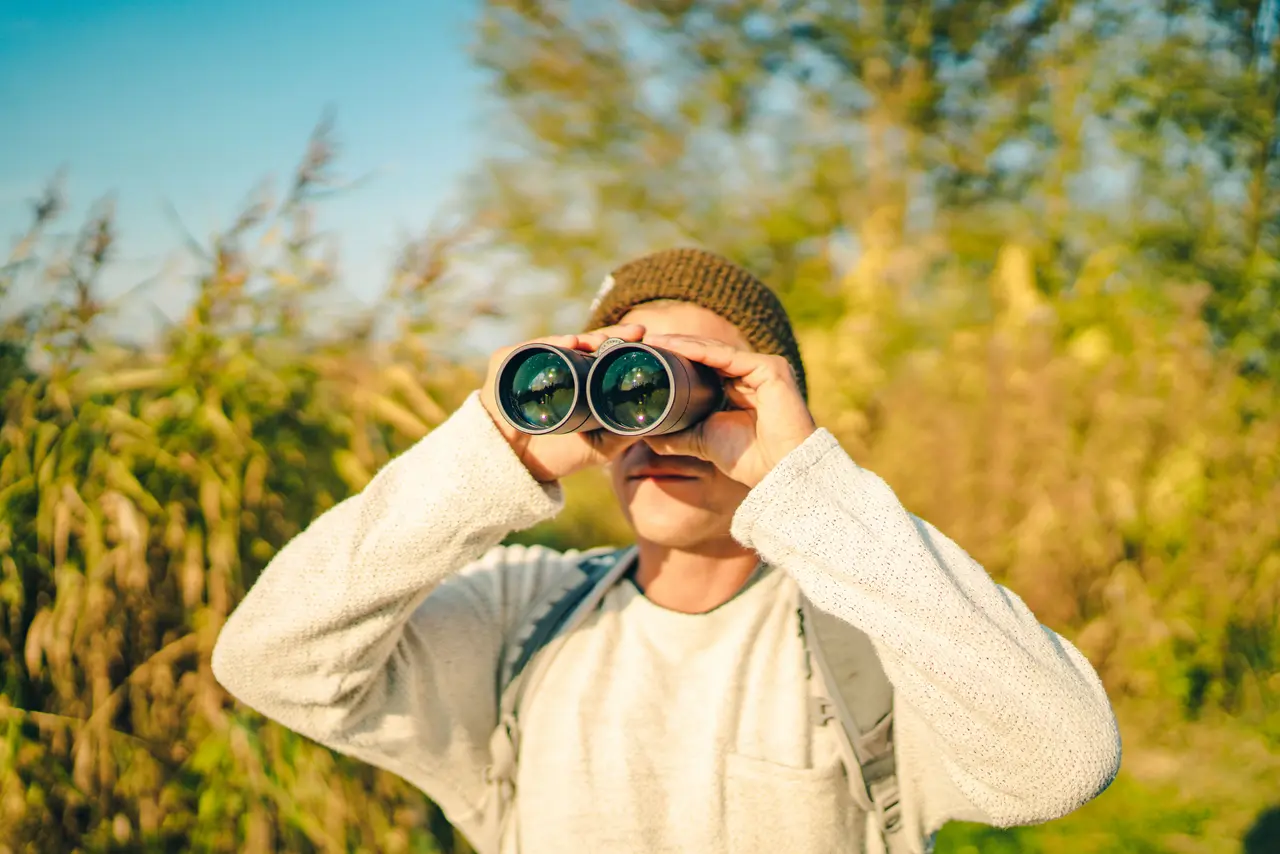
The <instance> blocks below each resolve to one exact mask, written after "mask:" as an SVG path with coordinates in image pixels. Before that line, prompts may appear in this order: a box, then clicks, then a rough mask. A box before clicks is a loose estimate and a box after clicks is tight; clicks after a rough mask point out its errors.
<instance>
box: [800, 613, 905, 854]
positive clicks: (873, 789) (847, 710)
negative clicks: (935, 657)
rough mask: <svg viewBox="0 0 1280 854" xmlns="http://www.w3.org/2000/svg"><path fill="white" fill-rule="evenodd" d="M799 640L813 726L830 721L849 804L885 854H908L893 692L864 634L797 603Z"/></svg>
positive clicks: (828, 615) (830, 616)
mask: <svg viewBox="0 0 1280 854" xmlns="http://www.w3.org/2000/svg"><path fill="white" fill-rule="evenodd" d="M799 610H800V614H799V616H800V635H801V637H802V638H803V640H804V644H805V651H806V653H807V655H808V657H809V662H810V664H811V665H812V666H813V667H814V668H816V669H817V671H818V673H819V675H820V677H821V681H820V683H819V687H820V692H819V696H818V697H817V698H816V700H815V709H814V713H815V714H814V723H816V724H819V725H822V724H825V723H826V722H828V721H831V720H835V721H838V722H839V724H840V727H839V730H838V731H837V739H838V741H839V744H840V749H841V753H842V754H843V756H844V760H845V767H846V772H847V773H848V776H849V785H850V789H851V791H852V793H853V796H854V799H855V800H856V801H857V802H858V803H859V804H860V805H861V806H862V807H863V808H864V809H867V810H868V811H869V812H870V813H871V815H872V816H873V817H874V819H875V821H876V823H877V824H878V825H879V830H880V834H881V838H882V839H883V841H884V847H885V851H886V852H887V854H899V852H907V851H910V850H911V848H910V840H909V839H908V836H909V834H905V833H903V832H902V809H901V805H900V803H899V796H898V774H897V761H896V759H895V756H894V750H893V686H892V684H890V682H889V677H888V676H886V675H885V672H884V668H883V667H882V666H881V665H880V658H879V656H878V655H877V654H876V650H875V646H874V645H873V644H872V643H871V638H869V637H868V636H867V635H866V633H864V632H862V631H861V630H859V629H858V628H856V627H855V626H851V625H849V624H848V623H846V622H844V621H843V620H841V619H839V618H837V617H834V616H832V615H830V614H828V613H826V612H825V611H822V610H820V609H818V608H817V607H815V606H814V605H813V603H811V602H810V601H809V600H808V599H807V598H806V597H805V596H803V595H801V597H800V609H799Z"/></svg>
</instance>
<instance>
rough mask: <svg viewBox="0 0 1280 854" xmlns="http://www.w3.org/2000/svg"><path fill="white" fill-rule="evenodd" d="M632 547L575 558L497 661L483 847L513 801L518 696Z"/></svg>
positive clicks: (498, 836) (495, 839) (490, 843)
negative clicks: (505, 660) (574, 570)
mask: <svg viewBox="0 0 1280 854" xmlns="http://www.w3.org/2000/svg"><path fill="white" fill-rule="evenodd" d="M633 552H634V546H633V547H631V548H626V549H616V550H604V551H592V552H588V553H587V554H586V555H585V556H584V557H583V558H582V559H581V560H580V561H579V563H578V570H579V571H580V573H581V575H580V576H579V577H574V578H571V579H569V580H568V582H567V583H566V585H565V586H564V587H561V588H560V589H558V590H556V591H555V592H553V593H552V594H550V595H549V596H548V597H547V598H546V599H544V600H543V602H542V603H541V606H540V608H539V609H538V612H537V613H538V616H536V617H535V618H533V621H532V623H531V625H530V627H529V628H528V629H526V630H525V631H523V632H521V633H520V634H518V635H517V641H516V642H517V644H518V646H517V648H516V650H515V655H514V657H512V658H511V659H510V664H509V665H508V664H504V665H503V666H501V667H499V674H498V684H497V698H498V726H497V727H496V729H495V730H494V732H493V736H492V737H491V738H490V739H489V753H490V757H491V760H492V764H491V765H489V767H488V768H486V769H485V772H484V780H485V783H486V784H487V785H488V786H489V788H490V794H491V798H492V800H491V802H490V804H489V808H488V809H487V810H486V816H485V818H486V821H485V831H484V835H485V837H486V843H487V844H486V845H485V849H484V850H486V851H495V852H496V851H498V850H499V848H500V846H501V844H502V838H503V835H504V834H505V833H506V832H507V825H508V823H509V821H510V815H511V812H512V806H513V804H514V802H515V785H516V767H517V762H518V760H519V753H520V718H519V710H520V701H521V699H522V698H523V697H524V696H525V695H526V694H527V693H528V692H529V691H530V690H531V689H532V688H533V687H534V686H535V685H536V684H537V682H538V681H539V679H540V678H541V676H542V674H544V673H545V672H546V670H547V667H548V666H549V665H550V663H551V660H552V659H553V658H555V655H556V653H557V652H558V651H559V649H560V647H561V646H562V645H563V641H562V639H563V638H564V637H566V636H567V635H568V634H570V633H571V632H572V631H573V630H574V629H576V628H577V627H578V626H579V625H581V624H582V623H583V622H584V621H585V620H586V619H587V618H588V617H589V616H590V615H591V614H592V613H594V612H595V610H596V608H597V607H599V605H600V602H601V600H602V599H604V595H605V594H606V593H607V592H608V591H609V588H611V587H613V585H614V584H615V583H617V581H618V579H619V578H620V577H621V576H622V574H623V573H624V572H626V570H627V568H628V567H629V565H630V564H631V560H630V558H631V556H632V554H633ZM544 650H545V654H543V655H540V654H539V653H542V652H543V651H544Z"/></svg>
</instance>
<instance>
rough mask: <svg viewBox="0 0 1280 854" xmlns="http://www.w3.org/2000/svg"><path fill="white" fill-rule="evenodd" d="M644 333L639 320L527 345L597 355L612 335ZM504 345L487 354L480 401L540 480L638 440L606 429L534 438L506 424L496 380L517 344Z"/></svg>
mask: <svg viewBox="0 0 1280 854" xmlns="http://www.w3.org/2000/svg"><path fill="white" fill-rule="evenodd" d="M643 337H644V327H643V326H641V325H639V324H638V323H630V324H625V325H622V326H609V327H606V328H604V329H597V330H595V331H594V332H585V333H583V334H581V335H554V336H551V337H549V338H538V339H535V340H534V341H527V342H525V343H528V344H533V343H538V344H550V345H552V346H554V347H563V348H565V349H566V350H581V351H583V352H584V353H594V352H595V351H596V350H597V349H599V347H600V345H601V344H603V343H604V342H605V341H606V340H608V339H609V338H621V339H622V340H623V341H639V340H640V339H641V338H643ZM520 346H523V345H521V344H517V345H516V346H515V347H503V348H502V349H501V350H498V351H497V352H495V353H494V354H493V355H492V356H491V357H490V358H489V372H488V376H486V377H485V379H484V386H483V387H482V388H481V389H480V402H481V403H482V404H483V405H484V408H485V410H486V411H487V412H488V413H489V417H490V418H492V419H493V423H494V424H496V425H497V427H498V431H499V432H501V433H502V435H503V437H504V438H505V439H506V440H507V442H508V444H510V445H511V448H512V450H514V451H515V452H516V456H518V457H519V458H520V462H522V463H524V465H525V468H527V469H528V470H529V473H530V474H531V475H533V477H534V479H535V480H537V481H539V482H541V483H550V482H552V481H555V480H559V479H560V478H562V477H566V476H568V475H571V474H573V473H574V472H577V471H581V470H582V469H585V468H589V467H591V466H596V465H603V464H604V463H607V462H609V461H610V460H612V459H613V458H614V457H616V456H618V455H619V454H621V453H622V452H623V451H625V450H626V449H627V448H629V447H631V446H632V445H633V444H635V443H636V442H637V441H639V440H638V439H635V438H632V437H630V436H619V435H617V434H616V433H610V432H609V431H608V430H591V431H589V432H578V433H562V434H560V435H552V434H544V435H541V436H531V435H529V434H528V433H521V432H520V431H519V430H517V429H516V428H514V427H512V426H511V425H510V424H508V423H507V419H505V418H503V417H502V413H501V412H499V411H498V402H497V400H496V399H495V398H494V396H493V385H494V381H495V380H496V379H497V375H498V368H500V367H501V366H502V362H503V360H504V359H506V358H507V355H508V354H510V353H511V352H512V351H513V350H515V349H516V347H520Z"/></svg>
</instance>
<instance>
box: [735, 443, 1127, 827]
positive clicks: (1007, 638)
mask: <svg viewBox="0 0 1280 854" xmlns="http://www.w3.org/2000/svg"><path fill="white" fill-rule="evenodd" d="M733 534H734V537H735V538H736V539H738V540H739V541H740V542H741V543H743V544H744V545H746V546H748V547H751V548H754V549H755V550H756V551H757V552H758V553H759V554H760V555H761V557H762V558H763V559H764V560H766V561H767V562H769V563H770V564H772V565H775V566H778V567H780V568H782V569H783V570H785V571H786V572H788V573H789V574H790V575H791V576H792V577H793V578H794V579H795V580H796V582H797V583H798V584H799V585H800V588H801V589H802V590H803V591H804V593H805V595H806V596H808V597H809V598H810V599H811V600H812V601H813V602H814V604H815V605H816V606H817V607H819V608H821V609H823V610H825V611H828V612H829V613H831V614H832V615H834V616H836V617H839V618H840V619H843V620H846V621H848V622H849V623H851V624H853V625H855V626H857V627H858V628H860V629H861V630H863V631H864V632H866V633H867V634H868V635H869V636H870V637H871V638H872V640H873V642H874V644H875V646H876V649H877V651H878V653H879V655H880V657H881V660H882V663H883V665H884V668H885V671H886V673H887V675H888V676H889V680H890V681H891V682H892V683H893V686H894V692H895V697H896V699H895V705H896V706H897V707H898V708H899V710H900V711H899V716H898V720H899V724H900V725H901V726H899V728H898V733H899V749H900V751H902V752H905V753H906V754H907V756H906V757H905V759H906V761H905V763H904V764H905V765H906V766H907V767H906V768H904V769H903V770H904V777H905V779H904V780H903V785H904V787H910V788H913V789H915V790H916V791H915V792H914V796H915V798H916V799H918V801H919V803H918V804H917V808H918V813H919V814H918V816H917V819H918V821H919V823H920V825H921V826H922V829H924V830H926V831H932V830H933V829H936V828H937V827H940V826H941V824H942V823H943V822H944V821H946V820H948V819H952V818H961V819H967V820H975V821H982V822H985V823H987V824H992V825H997V826H1010V825H1015V824H1031V823H1037V822H1043V821H1048V820H1050V819H1053V818H1057V817H1060V816H1062V815H1065V814H1066V813H1068V812H1070V811H1072V810H1074V809H1075V808H1077V807H1079V806H1081V805H1082V804H1084V803H1085V802H1087V801H1089V800H1090V799H1092V798H1093V797H1094V796H1096V795H1097V794H1098V793H1100V792H1101V791H1102V790H1103V789H1105V788H1106V787H1107V785H1108V784H1109V783H1110V782H1111V780H1112V779H1113V778H1114V776H1115V774H1116V772H1117V770H1118V768H1119V764H1120V735H1119V730H1118V728H1117V725H1116V720H1115V716H1114V714H1113V712H1112V709H1111V704H1110V702H1109V701H1108V699H1107V696H1106V693H1105V691H1104V690H1103V687H1102V684H1101V682H1100V680H1099V679H1098V677H1097V674H1096V673H1095V672H1094V670H1093V668H1092V666H1091V665H1090V664H1089V662H1088V661H1087V660H1086V659H1085V657H1084V656H1083V655H1081V654H1080V652H1079V651H1078V650H1077V649H1076V648H1075V647H1073V646H1072V645H1071V644H1070V643H1069V642H1068V641H1067V640H1065V639H1064V638H1062V637H1061V636H1059V635H1057V634H1055V633H1054V632H1053V631H1051V630H1049V629H1048V628H1046V627H1044V626H1042V625H1040V623H1039V621H1037V620H1036V617H1035V615H1034V614H1032V613H1031V611H1030V610H1029V609H1028V608H1027V606H1026V605H1025V604H1023V602H1022V600H1021V599H1019V598H1018V596H1017V595H1015V594H1014V593H1012V592H1011V591H1009V590H1007V589H1006V588H1004V587H1002V586H999V585H997V584H995V583H994V582H993V581H992V580H991V578H990V576H988V575H987V573H986V571H985V570H984V569H983V568H982V567H981V566H980V565H979V564H978V563H977V562H976V561H974V560H973V559H972V558H971V557H969V555H968V554H966V553H965V552H964V550H963V549H961V548H960V547H959V546H957V545H956V544H955V543H953V542H952V541H951V540H949V539H947V538H946V537H945V536H943V535H942V534H941V533H939V532H938V531H937V530H936V529H935V528H934V527H933V526H931V525H929V524H928V523H927V522H923V521H921V520H920V519H918V518H916V517H915V516H913V515H911V514H910V513H909V512H907V510H906V509H905V508H903V506H902V504H901V503H900V502H899V501H898V499H897V497H896V496H895V495H894V493H893V491H892V490H891V489H890V488H889V487H888V485H887V484H885V482H884V481H883V480H881V479H880V478H879V477H877V476H876V475H874V474H873V473H871V472H869V471H867V470H865V469H862V468H860V467H859V466H857V465H856V464H855V463H854V462H853V461H852V460H851V459H850V458H849V456H848V455H847V454H846V453H845V452H844V451H843V449H841V447H840V445H839V444H838V443H837V442H836V440H835V437H834V436H832V435H831V433H830V432H828V431H826V430H818V431H817V432H816V433H815V434H814V435H813V436H811V437H810V438H809V439H808V440H807V441H806V442H805V443H804V444H803V445H801V446H800V447H799V448H797V449H796V450H795V451H793V452H792V453H791V454H790V455H788V456H787V457H786V458H785V459H784V460H782V462H781V463H780V464H779V465H778V466H777V467H776V468H775V469H774V470H773V471H771V472H770V473H769V474H768V475H767V476H766V477H765V479H764V480H763V481H762V482H761V483H760V484H758V485H757V486H756V487H755V488H754V489H753V490H752V491H751V493H750V494H749V495H748V496H747V499H746V501H744V502H743V504H742V506H741V507H740V508H739V509H738V512H737V514H736V515H735V517H734V522H733ZM905 805H906V799H905V798H904V807H905ZM913 811H917V810H913Z"/></svg>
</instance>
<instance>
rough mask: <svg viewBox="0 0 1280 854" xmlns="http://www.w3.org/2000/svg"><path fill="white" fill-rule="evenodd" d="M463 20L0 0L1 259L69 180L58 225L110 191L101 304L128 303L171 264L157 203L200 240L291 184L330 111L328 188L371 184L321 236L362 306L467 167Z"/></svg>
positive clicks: (327, 222) (385, 2) (178, 3)
mask: <svg viewBox="0 0 1280 854" xmlns="http://www.w3.org/2000/svg"><path fill="white" fill-rule="evenodd" d="M475 13H476V8H475V6H474V5H473V4H472V3H471V2H469V0H365V2H359V3H351V2H346V3H343V2H336V0H312V2H310V3H301V2H293V3H284V2H279V1H278V0H258V1H257V2H250V0H217V2H214V0H202V2H192V0H142V2H122V0H24V1H23V2H15V0H0V127H3V138H4V142H3V147H2V152H3V154H2V156H0V239H3V241H4V245H3V253H0V254H4V253H7V251H8V247H9V245H10V240H11V238H12V237H13V236H15V235H16V234H17V233H18V231H19V230H20V229H21V228H22V227H23V224H24V223H25V222H26V219H27V216H28V208H27V201H28V200H29V199H31V198H33V197H34V196H36V195H37V194H38V192H39V190H40V188H41V186H42V185H43V184H44V182H45V181H46V180H47V179H48V178H49V176H51V175H52V174H53V173H54V172H55V171H56V170H57V169H58V168H59V167H60V166H63V165H65V166H66V167H67V168H68V174H69V180H68V191H69V196H70V200H71V201H72V203H73V205H74V207H73V210H72V214H73V216H71V217H69V218H68V219H67V220H66V221H65V225H67V226H69V225H71V224H73V223H75V222H76V215H79V214H81V213H82V212H83V211H84V210H85V209H86V207H87V205H88V203H90V202H91V201H93V200H94V199H96V198H98V197H100V196H102V195H103V194H105V193H108V192H114V193H115V196H116V200H117V210H118V213H119V225H120V231H121V235H120V244H119V254H118V259H119V260H118V263H117V264H116V266H115V270H114V273H113V274H112V276H111V277H110V279H109V281H108V282H107V290H108V291H109V292H110V291H113V290H114V291H118V290H121V289H123V288H125V287H127V286H128V285H130V284H132V283H134V282H136V281H139V280H141V279H143V278H144V277H146V276H148V275H150V274H152V273H154V272H156V271H157V270H158V269H160V268H161V266H162V265H163V264H164V262H165V259H166V258H167V257H171V256H173V254H174V253H175V252H176V251H177V250H178V248H179V245H180V243H179V235H178V232H177V230H176V228H175V227H174V225H173V224H172V222H171V220H170V218H169V217H168V215H167V214H166V212H165V203H166V202H172V204H173V206H174V207H175V208H176V209H177V211H178V212H179V214H180V215H181V217H182V218H183V220H184V221H185V223H186V225H187V227H188V228H189V229H190V230H191V231H192V232H194V233H195V234H196V236H197V237H199V238H205V237H207V236H208V235H209V234H211V233H212V232H214V231H215V230H217V229H219V228H221V227H224V226H225V225H227V224H228V223H229V222H230V220H231V219H232V217H233V216H234V213H235V212H236V211H237V209H238V206H239V205H240V204H241V203H242V202H243V200H244V199H245V197H246V195H247V193H248V192H249V191H250V190H251V189H252V188H253V187H254V185H255V184H256V183H257V182H258V181H259V180H260V179H262V178H264V177H268V176H271V177H274V178H275V179H276V182H275V186H276V187H283V186H284V184H285V182H286V181H287V178H288V176H289V173H290V169H291V168H292V166H293V164H294V163H296V161H297V159H298V158H299V156H300V155H301V154H302V152H303V150H304V147H305V144H306V141H307V138H308V136H309V134H310V132H311V129H312V128H313V126H314V125H315V123H316V121H317V120H318V119H319V118H320V116H321V115H322V114H323V112H324V111H325V109H326V108H327V107H332V108H334V109H335V111H336V119H337V139H338V142H339V143H340V146H341V151H342V154H341V157H340V160H339V171H340V172H341V173H342V174H343V175H345V176H350V177H355V176H360V175H368V176H369V178H368V180H367V181H366V182H365V183H364V184H362V185H361V186H359V187H358V188H357V189H354V190H352V191H351V192H350V193H348V194H346V195H344V196H341V197H338V198H335V199H333V200H331V201H329V202H327V203H326V205H325V209H324V210H325V214H324V220H323V222H322V225H323V226H325V227H326V228H329V229H331V230H333V231H335V232H337V233H338V234H339V235H340V236H341V240H342V244H341V245H342V258H343V266H344V274H345V275H344V283H345V285H346V287H347V288H348V290H350V291H352V292H353V293H355V294H357V295H360V296H362V297H365V298H368V297H369V296H372V295H373V294H374V293H376V292H377V290H378V289H379V288H380V287H381V286H382V284H383V283H384V282H385V279H386V271H387V268H388V265H389V264H390V262H391V258H392V254H393V251H394V249H395V247H396V246H397V242H398V238H399V237H400V236H401V235H403V234H405V233H410V232H414V231H418V230H421V229H422V228H423V227H424V226H425V225H426V224H427V223H428V222H429V221H430V220H431V219H432V218H433V216H435V215H437V214H439V213H441V212H443V211H446V210H447V209H448V206H449V204H450V199H451V197H452V196H453V195H454V194H455V193H456V191H457V189H458V188H459V186H460V184H461V180H462V179H463V178H464V177H465V175H466V173H467V171H468V170H469V169H470V168H472V167H473V166H475V165H476V164H477V163H478V161H479V157H480V154H481V152H482V150H483V144H484V139H483V134H482V132H481V121H482V114H483V104H484V97H485V96H484V92H483V78H482V77H481V75H480V73H479V72H478V71H476V70H475V69H474V68H472V67H470V65H469V62H468V58H467V52H466V50H467V45H468V43H469V41H470V39H471V37H472V29H471V25H472V23H473V15H474V14H475ZM153 297H154V301H155V302H157V303H158V304H160V305H162V306H163V307H165V308H166V309H167V310H172V308H173V306H174V300H175V299H176V297H173V296H170V297H168V298H166V295H165V294H153Z"/></svg>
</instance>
